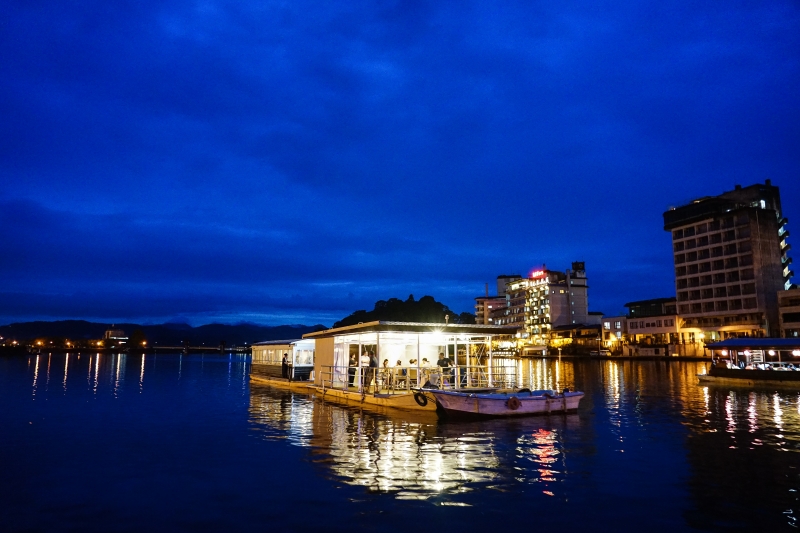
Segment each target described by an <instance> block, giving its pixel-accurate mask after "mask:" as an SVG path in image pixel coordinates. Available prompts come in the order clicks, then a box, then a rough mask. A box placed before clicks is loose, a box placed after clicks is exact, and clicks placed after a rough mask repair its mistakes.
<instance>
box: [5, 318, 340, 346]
mask: <svg viewBox="0 0 800 533" xmlns="http://www.w3.org/2000/svg"><path fill="white" fill-rule="evenodd" d="M108 329H121V330H123V331H124V332H125V333H126V334H127V335H129V336H130V335H131V334H132V333H133V332H134V331H136V330H140V331H141V332H142V333H144V338H145V339H147V341H148V342H149V343H150V345H152V344H154V343H156V344H160V345H162V346H164V345H180V344H181V343H182V342H183V341H189V343H190V344H192V345H195V346H196V345H200V344H203V343H204V344H206V345H216V344H219V343H220V342H225V344H226V345H228V346H233V345H242V344H244V343H247V344H252V343H254V342H259V341H269V340H278V339H299V338H300V337H302V336H303V334H304V333H310V332H313V331H320V330H323V329H326V327H325V326H323V325H320V324H317V325H315V326H303V325H292V326H258V325H255V324H235V325H227V324H206V325H205V326H198V327H192V326H190V325H188V324H175V323H168V324H158V325H149V326H143V325H140V324H132V323H115V324H103V323H98V322H87V321H86V320H58V321H55V322H44V321H37V322H18V323H14V324H9V325H7V326H0V337H5V338H7V339H14V340H17V341H20V342H23V341H26V340H32V339H36V338H43V337H49V338H63V339H73V340H76V341H77V340H80V339H100V338H102V337H103V334H104V333H105V331H106V330H108Z"/></svg>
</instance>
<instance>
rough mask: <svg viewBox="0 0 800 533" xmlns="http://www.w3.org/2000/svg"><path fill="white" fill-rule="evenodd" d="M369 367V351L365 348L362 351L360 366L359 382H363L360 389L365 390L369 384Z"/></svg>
mask: <svg viewBox="0 0 800 533" xmlns="http://www.w3.org/2000/svg"><path fill="white" fill-rule="evenodd" d="M368 368H369V352H368V351H366V350H364V351H363V352H361V365H360V366H359V367H358V372H359V374H358V382H359V383H360V384H361V385H360V389H359V391H363V390H365V387H366V386H367V385H369V382H368V381H367V373H368V372H367V369H368Z"/></svg>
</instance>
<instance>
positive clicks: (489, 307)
mask: <svg viewBox="0 0 800 533" xmlns="http://www.w3.org/2000/svg"><path fill="white" fill-rule="evenodd" d="M521 277H522V276H521V275H520V274H500V275H499V276H497V296H489V284H488V283H487V284H486V296H478V297H477V298H475V323H476V324H485V325H490V324H494V323H495V318H494V317H493V316H492V313H494V314H495V316H497V312H498V310H500V309H504V308H505V307H506V285H507V284H508V282H509V281H513V280H515V279H520V278H521ZM501 314H502V313H501Z"/></svg>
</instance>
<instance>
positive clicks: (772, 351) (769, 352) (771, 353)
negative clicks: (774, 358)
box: [767, 350, 775, 355]
mask: <svg viewBox="0 0 800 533" xmlns="http://www.w3.org/2000/svg"><path fill="white" fill-rule="evenodd" d="M767 353H768V354H770V355H775V350H770V351H768V352H767Z"/></svg>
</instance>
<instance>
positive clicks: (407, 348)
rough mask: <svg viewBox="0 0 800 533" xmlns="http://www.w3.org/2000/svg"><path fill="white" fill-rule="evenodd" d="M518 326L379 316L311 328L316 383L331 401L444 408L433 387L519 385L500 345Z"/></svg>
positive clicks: (309, 334) (318, 389)
mask: <svg viewBox="0 0 800 533" xmlns="http://www.w3.org/2000/svg"><path fill="white" fill-rule="evenodd" d="M515 333H516V328H514V327H508V326H493V325H482V324H440V323H423V322H389V321H374V322H367V323H362V324H356V325H353V326H344V327H340V328H334V329H328V330H324V331H318V332H314V333H307V334H305V335H303V339H304V340H312V341H313V342H314V343H315V345H314V353H315V357H314V378H313V388H314V390H315V391H316V393H317V395H318V396H321V397H322V398H325V399H327V400H332V401H337V402H342V403H349V404H357V405H368V406H377V407H390V408H396V409H406V410H428V411H433V410H435V409H436V400H435V397H434V396H433V395H432V394H431V393H430V392H429V391H427V390H425V389H426V387H425V386H426V385H427V386H428V388H431V387H432V386H435V387H438V388H446V389H454V390H461V389H475V390H488V389H493V388H496V387H503V386H508V385H511V383H509V380H510V379H511V378H510V376H509V375H507V374H506V373H504V372H503V369H506V368H508V367H503V366H499V365H495V360H494V358H493V353H494V352H493V351H494V349H495V348H496V347H497V345H498V343H499V342H501V341H506V340H508V339H511V338H513V335H514V334H515Z"/></svg>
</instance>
